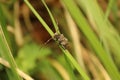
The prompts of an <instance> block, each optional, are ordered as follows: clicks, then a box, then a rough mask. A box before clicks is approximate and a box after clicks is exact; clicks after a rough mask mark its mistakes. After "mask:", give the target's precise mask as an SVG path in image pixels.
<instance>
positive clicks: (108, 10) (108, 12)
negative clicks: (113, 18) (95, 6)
mask: <svg viewBox="0 0 120 80" xmlns="http://www.w3.org/2000/svg"><path fill="white" fill-rule="evenodd" d="M109 1H110V2H109V4H108V7H107V10H106V12H105V21H106V20H107V19H108V17H109V14H110V11H111V8H112V7H113V5H114V3H115V2H116V1H117V0H109Z"/></svg>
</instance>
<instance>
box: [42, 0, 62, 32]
mask: <svg viewBox="0 0 120 80" xmlns="http://www.w3.org/2000/svg"><path fill="white" fill-rule="evenodd" d="M42 3H43V4H44V6H45V8H46V9H47V11H48V13H49V15H50V18H51V20H52V23H53V25H54V28H55V30H56V32H58V33H60V32H59V28H58V25H57V23H56V21H55V19H54V17H53V15H52V13H51V11H50V9H49V8H48V7H47V5H46V3H45V1H44V0H42Z"/></svg>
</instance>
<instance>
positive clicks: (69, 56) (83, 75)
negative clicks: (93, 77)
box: [24, 0, 90, 80]
mask: <svg viewBox="0 0 120 80" xmlns="http://www.w3.org/2000/svg"><path fill="white" fill-rule="evenodd" d="M24 2H25V3H26V4H27V5H28V7H29V8H30V9H31V10H32V12H33V13H34V14H35V16H36V17H37V18H38V19H39V21H40V22H41V23H42V24H43V26H44V27H45V29H46V30H47V31H48V32H49V34H50V35H51V36H52V37H53V36H54V33H53V32H52V30H51V29H50V28H49V26H48V25H47V24H46V23H45V21H44V20H43V19H42V18H41V17H40V15H39V14H38V13H37V12H36V10H35V9H34V8H33V7H32V5H31V4H30V3H29V2H28V1H27V0H24ZM59 47H60V48H61V50H62V51H63V52H64V54H65V56H66V57H67V58H68V59H69V61H70V62H71V63H72V64H73V66H74V67H75V68H76V69H77V71H78V72H79V73H80V74H81V75H82V77H83V79H85V80H90V79H89V77H88V76H87V75H86V73H85V72H84V71H83V70H82V68H81V67H80V66H79V64H78V63H77V62H76V61H75V59H74V58H73V57H72V56H71V54H70V52H69V51H68V50H66V49H64V48H63V47H62V46H61V45H60V44H59Z"/></svg>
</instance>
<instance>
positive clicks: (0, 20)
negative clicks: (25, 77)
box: [0, 6, 21, 80]
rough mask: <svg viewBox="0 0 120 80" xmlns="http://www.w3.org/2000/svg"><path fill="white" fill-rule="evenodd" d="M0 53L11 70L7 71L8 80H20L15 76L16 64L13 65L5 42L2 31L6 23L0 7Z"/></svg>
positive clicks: (13, 62) (4, 35)
mask: <svg viewBox="0 0 120 80" xmlns="http://www.w3.org/2000/svg"><path fill="white" fill-rule="evenodd" d="M0 24H1V26H0V32H1V34H0V52H1V56H2V57H3V58H4V59H6V60H7V61H8V62H9V64H10V66H11V68H10V69H7V72H8V76H9V78H10V80H13V79H14V80H21V78H20V77H19V75H18V74H17V71H16V64H15V61H14V58H13V56H12V53H11V51H10V48H9V45H8V43H7V40H6V34H5V32H4V31H6V30H5V28H6V23H5V19H4V15H3V13H2V8H1V6H0Z"/></svg>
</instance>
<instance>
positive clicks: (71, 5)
mask: <svg viewBox="0 0 120 80" xmlns="http://www.w3.org/2000/svg"><path fill="white" fill-rule="evenodd" d="M62 1H63V2H64V4H65V6H66V8H67V9H68V10H69V12H70V14H71V16H72V17H73V19H74V20H75V22H76V23H77V25H78V27H79V28H80V30H81V31H82V32H83V33H84V35H85V36H86V38H87V39H88V41H89V42H90V44H91V45H92V47H93V49H94V50H95V52H96V54H97V55H98V57H99V58H100V60H101V61H102V63H103V65H104V66H105V68H106V69H107V71H108V73H109V75H110V76H111V78H112V79H113V80H120V75H119V72H118V70H117V68H116V66H115V64H114V63H113V61H112V59H111V58H110V57H109V56H108V55H107V54H106V51H105V50H104V49H103V47H102V45H101V43H100V41H99V40H98V39H97V37H96V35H95V34H94V33H93V31H92V29H91V28H90V26H89V24H88V23H87V21H86V19H85V17H84V16H83V14H82V12H81V11H80V10H79V8H78V7H77V5H76V4H75V2H74V1H73V0H62ZM83 2H84V3H88V4H90V3H91V5H92V3H93V1H90V0H88V1H84V0H83ZM86 6H87V5H86ZM87 7H91V6H87ZM92 7H95V6H92ZM93 10H95V9H93ZM91 12H92V11H91ZM93 12H96V11H93ZM98 12H99V11H98ZM100 13H101V12H100ZM94 16H95V15H94ZM98 17H100V16H98ZM98 17H96V18H97V19H98ZM99 24H100V23H99ZM102 24H103V23H101V24H100V25H101V26H102ZM103 29H105V28H103ZM105 30H106V29H105Z"/></svg>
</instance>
